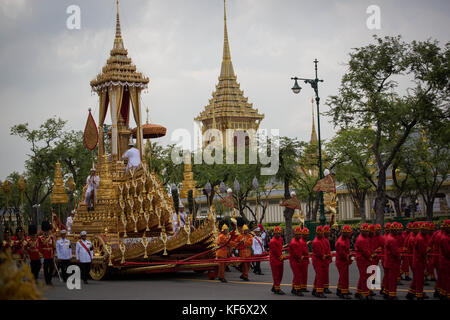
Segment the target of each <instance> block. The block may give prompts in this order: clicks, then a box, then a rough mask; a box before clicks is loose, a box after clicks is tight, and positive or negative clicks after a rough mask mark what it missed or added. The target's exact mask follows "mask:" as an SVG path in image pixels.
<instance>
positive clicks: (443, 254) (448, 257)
mask: <svg viewBox="0 0 450 320" xmlns="http://www.w3.org/2000/svg"><path fill="white" fill-rule="evenodd" d="M439 265H440V268H441V269H445V272H448V270H447V269H448V268H450V237H449V236H448V235H447V234H446V233H445V232H442V233H441V236H440V241H439Z"/></svg>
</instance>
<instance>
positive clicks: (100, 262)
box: [89, 235, 109, 280]
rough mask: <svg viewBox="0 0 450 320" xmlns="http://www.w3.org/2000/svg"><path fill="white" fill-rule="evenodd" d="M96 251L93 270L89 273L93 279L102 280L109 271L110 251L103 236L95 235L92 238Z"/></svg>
mask: <svg viewBox="0 0 450 320" xmlns="http://www.w3.org/2000/svg"><path fill="white" fill-rule="evenodd" d="M91 242H92V247H93V251H94V257H93V259H92V264H91V271H90V272H89V274H90V275H91V278H92V279H93V280H102V279H104V278H105V276H106V275H107V273H108V264H107V258H108V256H109V255H108V252H107V251H106V248H105V241H104V239H103V238H102V237H101V236H98V235H97V236H95V237H94V238H92V240H91Z"/></svg>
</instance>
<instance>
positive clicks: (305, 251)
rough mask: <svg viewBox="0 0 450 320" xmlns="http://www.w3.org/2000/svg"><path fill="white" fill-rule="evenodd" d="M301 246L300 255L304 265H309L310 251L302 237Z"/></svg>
mask: <svg viewBox="0 0 450 320" xmlns="http://www.w3.org/2000/svg"><path fill="white" fill-rule="evenodd" d="M298 242H299V246H300V255H301V258H302V265H305V264H306V265H308V264H309V251H308V244H307V243H306V241H305V240H303V239H300V240H299V241H298Z"/></svg>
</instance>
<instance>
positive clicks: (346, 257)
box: [335, 236, 352, 266]
mask: <svg viewBox="0 0 450 320" xmlns="http://www.w3.org/2000/svg"><path fill="white" fill-rule="evenodd" d="M335 247H336V266H345V265H350V264H351V263H352V259H351V258H350V239H344V238H343V237H342V236H340V237H339V239H338V240H337V241H336V245H335Z"/></svg>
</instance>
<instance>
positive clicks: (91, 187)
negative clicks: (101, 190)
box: [84, 175, 100, 204]
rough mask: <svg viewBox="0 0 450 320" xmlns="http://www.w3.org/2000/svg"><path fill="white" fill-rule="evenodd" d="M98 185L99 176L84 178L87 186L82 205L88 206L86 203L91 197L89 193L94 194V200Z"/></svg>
mask: <svg viewBox="0 0 450 320" xmlns="http://www.w3.org/2000/svg"><path fill="white" fill-rule="evenodd" d="M99 183H100V177H99V176H94V177H92V176H91V175H89V176H88V177H87V178H86V184H87V186H88V187H87V190H86V197H85V198H84V203H85V204H89V203H88V201H89V200H88V199H89V198H90V197H91V193H92V192H94V199H95V197H96V195H97V189H98V185H99Z"/></svg>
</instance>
